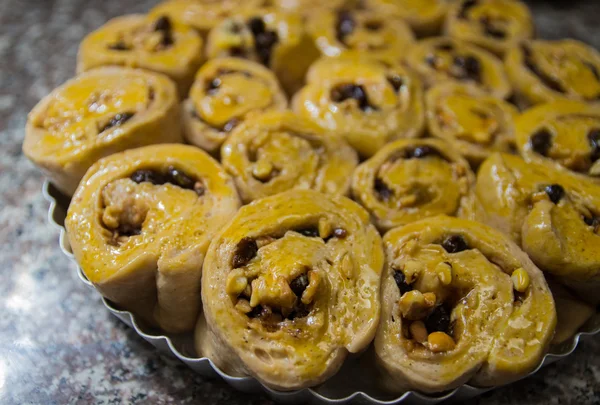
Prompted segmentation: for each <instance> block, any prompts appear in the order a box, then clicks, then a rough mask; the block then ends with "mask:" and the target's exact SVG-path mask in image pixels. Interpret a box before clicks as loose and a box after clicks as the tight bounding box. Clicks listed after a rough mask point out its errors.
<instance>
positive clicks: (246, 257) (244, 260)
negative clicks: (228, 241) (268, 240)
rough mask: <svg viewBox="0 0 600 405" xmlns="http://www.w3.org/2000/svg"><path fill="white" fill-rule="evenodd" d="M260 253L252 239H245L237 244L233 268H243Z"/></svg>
mask: <svg viewBox="0 0 600 405" xmlns="http://www.w3.org/2000/svg"><path fill="white" fill-rule="evenodd" d="M257 252H258V245H257V244H256V241H255V240H254V239H252V238H248V237H246V238H243V239H242V240H241V241H239V243H238V244H237V247H236V249H235V254H234V255H233V260H232V266H233V268H234V269H237V268H238V267H242V266H245V265H247V264H248V262H250V260H252V259H253V258H254V256H256V253H257Z"/></svg>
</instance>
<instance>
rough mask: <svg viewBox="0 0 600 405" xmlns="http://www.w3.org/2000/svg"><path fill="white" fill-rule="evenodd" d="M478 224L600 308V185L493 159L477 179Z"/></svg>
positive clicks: (510, 159) (539, 166) (535, 166)
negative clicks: (489, 228) (510, 240)
mask: <svg viewBox="0 0 600 405" xmlns="http://www.w3.org/2000/svg"><path fill="white" fill-rule="evenodd" d="M475 192H476V197H477V210H476V216H477V218H478V219H479V220H480V221H482V222H485V223H488V224H489V225H492V226H494V227H496V228H498V229H500V230H502V231H504V232H505V233H507V234H508V235H510V236H511V237H512V238H513V240H515V241H516V242H517V243H520V245H521V247H522V248H523V250H524V251H525V252H527V254H529V256H530V257H531V259H532V260H533V261H534V262H535V263H536V264H537V265H538V266H539V267H540V268H541V269H542V270H544V271H546V272H548V273H551V274H553V275H555V276H556V278H557V280H559V281H560V282H562V283H564V284H566V285H567V286H569V287H571V288H572V289H573V290H575V291H577V292H578V295H579V297H581V298H583V299H585V300H588V301H590V302H593V303H596V302H598V300H599V298H598V291H597V289H598V288H599V287H600V235H599V233H600V185H598V184H597V183H595V182H591V181H589V180H587V179H585V178H581V177H578V176H574V175H573V174H571V173H568V172H566V171H564V170H558V169H556V168H555V167H554V166H552V165H548V164H540V163H535V162H525V161H524V160H523V159H521V158H520V157H517V156H513V155H504V154H493V155H492V156H491V157H490V158H488V160H486V161H485V162H484V163H483V164H482V165H481V167H480V168H479V172H478V174H477V184H476V188H475Z"/></svg>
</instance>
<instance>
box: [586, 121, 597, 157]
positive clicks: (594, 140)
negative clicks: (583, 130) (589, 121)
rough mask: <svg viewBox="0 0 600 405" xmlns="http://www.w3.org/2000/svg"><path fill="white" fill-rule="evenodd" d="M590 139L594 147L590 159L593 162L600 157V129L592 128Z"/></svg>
mask: <svg viewBox="0 0 600 405" xmlns="http://www.w3.org/2000/svg"><path fill="white" fill-rule="evenodd" d="M587 137H588V141H589V143H590V146H591V147H592V153H591V155H590V159H591V161H592V162H595V161H596V160H598V159H600V129H592V130H591V131H590V132H588V135H587Z"/></svg>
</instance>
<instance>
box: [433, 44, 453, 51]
mask: <svg viewBox="0 0 600 405" xmlns="http://www.w3.org/2000/svg"><path fill="white" fill-rule="evenodd" d="M436 49H438V50H440V51H445V52H452V51H453V50H454V45H452V44H451V43H446V44H439V45H438V46H436Z"/></svg>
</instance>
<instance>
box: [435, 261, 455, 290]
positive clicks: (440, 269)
mask: <svg viewBox="0 0 600 405" xmlns="http://www.w3.org/2000/svg"><path fill="white" fill-rule="evenodd" d="M435 271H436V273H437V276H438V278H439V279H440V282H441V283H442V284H443V285H450V283H452V265H451V264H450V263H448V262H441V263H438V265H437V266H436V267H435Z"/></svg>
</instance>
